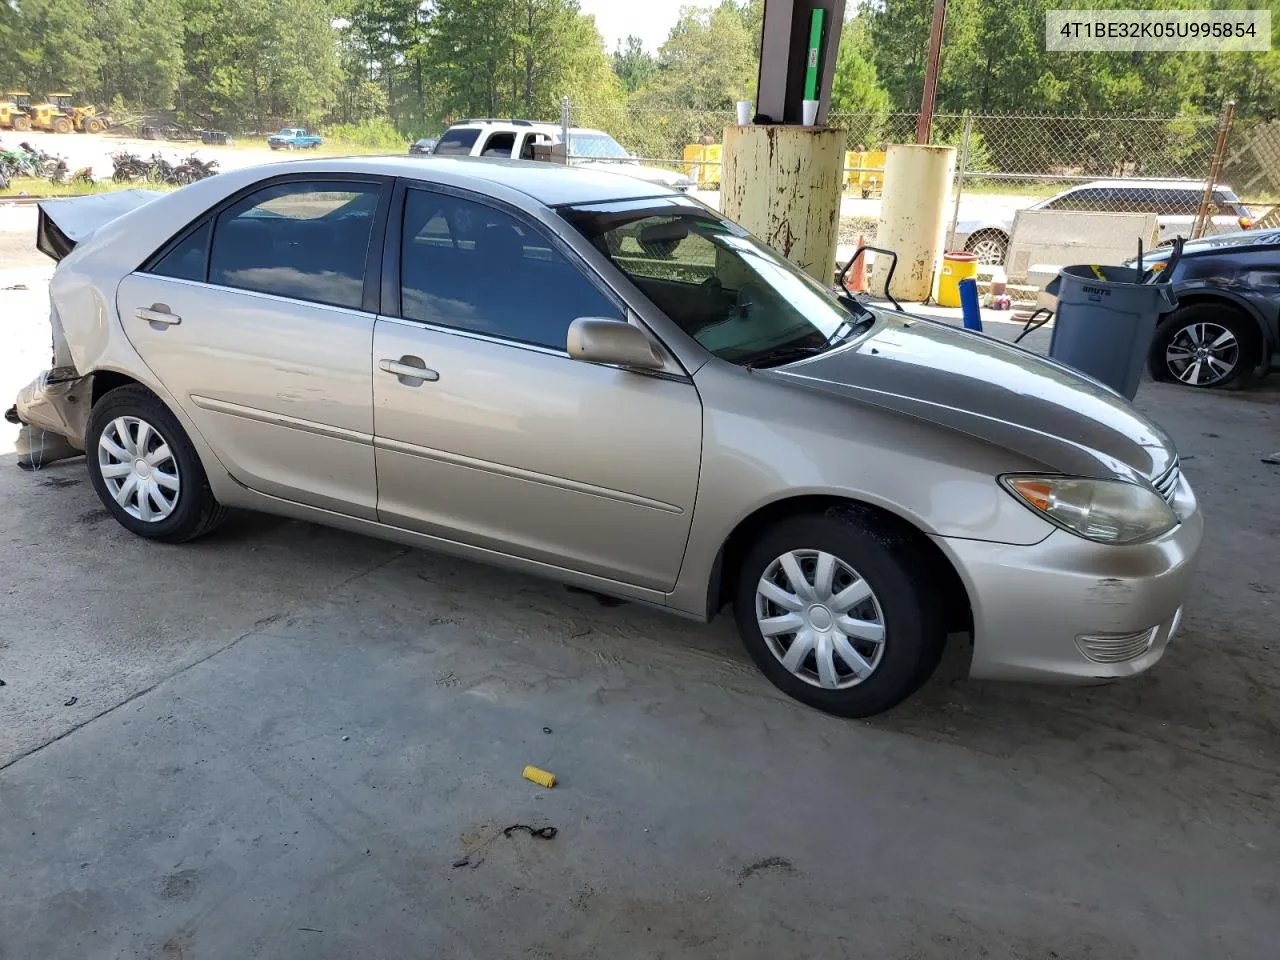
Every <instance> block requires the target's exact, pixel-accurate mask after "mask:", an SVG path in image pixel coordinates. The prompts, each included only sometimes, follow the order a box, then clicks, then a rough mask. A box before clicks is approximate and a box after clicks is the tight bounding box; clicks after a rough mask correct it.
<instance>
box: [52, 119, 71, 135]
mask: <svg viewBox="0 0 1280 960" xmlns="http://www.w3.org/2000/svg"><path fill="white" fill-rule="evenodd" d="M53 132H54V133H70V132H71V121H70V120H68V119H67V118H66V117H55V118H54V120H53Z"/></svg>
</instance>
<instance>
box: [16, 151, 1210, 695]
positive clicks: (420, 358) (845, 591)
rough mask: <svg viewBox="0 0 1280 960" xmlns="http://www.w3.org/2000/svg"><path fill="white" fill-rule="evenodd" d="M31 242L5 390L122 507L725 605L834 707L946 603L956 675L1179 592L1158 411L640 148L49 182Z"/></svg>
mask: <svg viewBox="0 0 1280 960" xmlns="http://www.w3.org/2000/svg"><path fill="white" fill-rule="evenodd" d="M135 204H136V207H135V208H134V209H132V210H130V211H129V212H127V213H124V214H122V215H118V216H117V214H118V213H119V210H120V208H121V207H122V206H129V205H135ZM40 242H41V244H42V246H43V248H44V249H46V250H47V251H49V252H51V253H53V254H54V255H55V256H62V255H64V254H65V256H64V258H63V259H62V260H61V263H60V264H59V266H58V268H57V270H56V272H55V274H54V277H53V280H52V284H51V296H52V306H53V315H52V320H53V326H54V331H55V344H54V349H55V363H56V364H57V367H56V369H55V370H54V371H51V372H50V373H48V374H46V375H44V376H43V377H42V378H41V380H39V381H37V383H35V384H33V385H32V387H30V388H28V389H27V390H26V391H24V393H23V395H22V396H21V397H20V399H19V402H18V404H17V406H16V410H15V411H14V413H15V415H16V416H17V417H18V418H19V419H21V420H22V421H24V422H26V423H28V424H33V425H38V426H39V427H42V428H44V429H48V430H53V431H55V432H58V433H60V434H62V435H63V436H65V437H66V438H67V440H68V442H69V444H71V446H72V447H77V448H81V449H83V450H84V451H85V452H86V459H87V461H88V467H89V474H90V477H91V479H92V483H93V486H94V488H95V489H96V491H97V492H98V495H99V496H100V497H101V499H102V502H103V503H104V504H105V505H106V507H107V509H108V510H110V511H111V513H112V514H114V516H115V517H116V519H117V520H119V522H120V523H121V524H123V525H124V526H125V527H127V528H128V529H129V530H131V531H133V532H134V533H137V534H139V535H140V536H143V537H149V538H152V539H155V540H161V541H165V542H179V541H185V540H190V539H192V538H193V537H197V536H200V535H201V534H203V533H206V532H208V531H209V530H210V529H212V528H213V527H214V526H215V525H216V524H217V522H218V521H219V519H220V518H221V517H222V516H223V512H224V510H225V509H226V508H228V507H239V508H247V509H251V510H261V511H265V512H270V513H277V514H283V515H285V516H289V517H295V518H298V519H301V520H308V521H313V522H317V523H324V524H332V525H334V526H337V527H342V528H345V529H348V530H353V531H357V532H361V533H367V534H370V535H373V536H379V537H386V538H389V539H393V540H397V541H400V542H403V543H407V544H412V545H415V546H421V547H425V548H429V549H434V550H441V551H446V552H449V553H452V554H455V555H457V556H460V557H466V558H469V559H473V560H481V561H485V562H492V563H499V564H504V565H506V566H508V567H511V568H514V569H516V570H520V571H524V572H528V573H533V574H538V575H542V576H546V577H550V578H554V579H556V580H560V581H562V582H564V583H567V584H571V585H574V586H576V587H579V588H585V589H587V590H591V591H595V592H598V593H602V594H609V595H613V596H616V597H622V598H626V599H628V600H633V601H637V602H641V603H647V604H651V605H653V606H657V607H661V608H664V609H667V610H670V611H672V612H674V613H678V614H683V615H685V616H687V617H692V618H694V619H697V620H709V619H710V618H711V617H713V616H714V615H715V614H716V613H717V612H718V611H720V610H721V609H722V608H723V607H725V606H727V605H731V606H732V607H733V611H734V616H735V617H736V620H737V624H738V628H739V631H740V633H741V636H742V639H743V641H744V643H745V644H746V647H747V649H748V650H749V651H750V654H751V656H752V657H753V658H754V659H755V661H756V663H758V664H759V666H760V668H761V669H762V670H763V671H764V673H765V675H766V676H767V677H768V678H769V679H770V680H771V681H772V682H773V683H774V684H776V685H777V686H778V687H779V688H781V689H782V690H784V691H785V692H786V693H788V694H790V695H791V696H793V697H795V698H797V699H799V700H802V701H804V702H805V703H808V704H811V705H813V706H815V707H818V708H820V709H823V710H827V711H830V712H832V713H836V714H842V715H846V716H867V715H870V714H875V713H878V712H880V711H883V710H885V709H887V708H889V707H891V706H893V705H894V704H896V703H898V702H899V701H900V700H902V699H903V698H904V697H906V696H908V695H909V694H911V692H912V691H914V690H915V689H916V688H917V687H919V686H920V684H921V683H923V682H924V681H925V679H926V678H928V676H929V675H930V673H931V672H932V671H933V669H934V666H935V664H936V663H937V662H938V658H939V655H940V653H941V651H942V649H943V646H944V644H945V643H946V642H947V640H948V637H949V636H951V637H953V638H954V637H957V636H961V635H965V634H968V635H971V636H972V644H973V649H972V666H971V672H972V675H973V676H975V677H995V678H1002V679H1013V680H1052V681H1066V682H1089V681H1097V680H1101V679H1111V678H1117V677H1126V676H1130V675H1133V674H1137V673H1140V672H1142V671H1143V670H1145V669H1147V668H1148V667H1150V666H1152V665H1153V664H1154V663H1155V662H1156V661H1157V660H1159V659H1160V657H1161V655H1162V654H1163V653H1164V650H1165V648H1166V645H1167V644H1168V643H1169V640H1170V638H1171V637H1172V636H1173V633H1174V631H1175V630H1176V628H1177V626H1178V621H1179V618H1180V616H1181V613H1182V606H1183V601H1184V599H1185V597H1186V595H1187V592H1188V589H1189V585H1190V580H1191V575H1192V567H1193V564H1194V560H1195V557H1196V552H1197V549H1198V547H1199V545H1200V539H1201V530H1202V523H1201V515H1200V513H1199V511H1198V509H1197V505H1196V500H1195V497H1194V495H1193V494H1192V491H1191V488H1190V486H1189V485H1188V483H1187V481H1186V480H1185V479H1184V478H1183V477H1182V476H1181V474H1180V471H1179V468H1178V458H1177V456H1176V454H1175V452H1174V447H1173V444H1172V443H1171V442H1170V440H1169V438H1168V437H1167V436H1166V435H1165V434H1164V432H1163V431H1162V430H1161V429H1160V428H1159V427H1157V426H1156V425H1155V424H1153V423H1151V422H1150V421H1149V420H1147V419H1146V418H1145V417H1143V416H1142V415H1141V414H1139V413H1137V412H1136V411H1135V410H1134V409H1133V407H1132V406H1130V405H1129V404H1128V403H1127V402H1126V401H1125V400H1124V399H1122V398H1121V397H1119V396H1118V395H1116V394H1115V393H1113V392H1111V391H1110V390H1108V389H1107V388H1105V387H1103V386H1101V385H1099V384H1097V383H1095V382H1093V381H1091V380H1088V379H1086V378H1084V377H1082V376H1080V375H1078V374H1076V373H1073V372H1072V371H1070V370H1068V369H1066V368H1064V367H1062V366H1059V365H1056V364H1054V363H1052V362H1050V361H1046V360H1043V359H1040V358H1038V357H1036V356H1033V355H1031V354H1029V353H1027V352H1024V351H1022V350H1020V349H1018V348H1016V347H1012V346H1008V345H1005V344H1003V343H999V342H996V341H994V340H991V339H987V338H985V337H982V336H979V335H974V334H971V333H967V332H965V331H962V330H958V329H955V328H952V327H949V326H946V325H942V324H938V323H933V322H930V321H928V320H925V319H921V318H917V317H913V316H909V315H904V314H898V313H894V312H884V311H880V310H877V309H868V308H866V307H863V306H860V305H859V304H858V303H856V302H855V301H853V300H850V299H842V298H837V297H836V296H835V295H833V294H832V293H831V292H830V291H829V290H828V289H827V288H826V287H824V286H823V285H821V284H819V283H816V282H814V281H813V280H811V279H810V278H809V277H808V276H806V275H805V274H803V273H801V272H800V271H799V270H797V269H796V268H795V267H793V266H792V265H791V264H790V263H788V262H787V261H786V260H785V259H783V258H782V257H780V256H779V255H777V254H776V253H774V252H773V251H772V250H770V249H769V248H768V247H766V246H764V245H763V244H761V243H760V242H758V241H757V240H755V239H753V238H752V237H751V236H750V235H748V234H747V233H746V232H745V231H744V230H742V229H741V228H740V227H738V226H737V225H735V224H733V223H731V222H729V221H727V220H725V219H723V218H721V217H719V216H718V215H717V214H715V213H713V212H712V211H710V210H708V209H707V208H706V207H704V206H702V205H701V204H699V203H698V202H696V201H695V200H692V199H689V198H687V197H684V196H682V195H680V194H677V193H674V192H671V191H667V190H664V189H662V188H660V187H655V186H654V185H653V184H648V183H644V182H641V181H639V180H635V179H632V178H629V177H623V176H617V175H612V174H607V173H600V172H595V171H584V170H577V169H565V168H563V167H560V166H557V165H552V164H539V163H521V162H518V161H491V160H473V159H461V158H435V157H433V158H427V159H409V158H407V157H406V158H377V159H375V158H359V159H342V160H338V159H325V160H312V161H294V162H289V163H283V164H275V165H271V166H267V167H259V168H256V169H245V170H237V171H233V172H229V173H223V174H220V175H219V176H217V177H213V178H211V179H209V180H205V181H202V182H200V183H196V184H194V185H192V186H189V187H185V188H184V189H182V190H178V191H176V192H173V193H169V194H165V195H162V196H159V197H155V198H153V197H151V196H149V195H145V194H141V195H134V196H133V197H132V198H115V199H112V200H104V199H103V198H98V197H95V198H89V199H86V200H69V201H60V202H54V203H48V204H46V205H45V207H44V208H43V211H42V222H41V230H40ZM67 397H71V398H72V399H73V400H75V401H77V402H75V403H72V402H69V401H68V400H67ZM32 429H34V427H33V428H32Z"/></svg>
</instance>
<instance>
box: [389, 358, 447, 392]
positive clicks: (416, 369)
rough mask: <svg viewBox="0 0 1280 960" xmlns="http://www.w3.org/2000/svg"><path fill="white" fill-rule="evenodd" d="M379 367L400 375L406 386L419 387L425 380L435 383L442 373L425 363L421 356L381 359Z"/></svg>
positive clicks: (394, 374) (393, 374) (397, 375)
mask: <svg viewBox="0 0 1280 960" xmlns="http://www.w3.org/2000/svg"><path fill="white" fill-rule="evenodd" d="M378 369H379V370H381V371H382V372H383V373H389V374H391V375H392V376H395V377H399V378H400V382H401V383H403V384H404V385H405V386H406V387H419V386H422V383H423V381H430V382H432V383H434V382H435V381H437V380H439V379H440V374H439V373H437V372H436V371H435V370H432V369H430V368H429V367H428V366H427V365H426V364H425V363H423V362H422V358H421V357H411V356H404V357H401V358H400V359H399V360H379V361H378Z"/></svg>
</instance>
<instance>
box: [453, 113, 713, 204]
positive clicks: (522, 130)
mask: <svg viewBox="0 0 1280 960" xmlns="http://www.w3.org/2000/svg"><path fill="white" fill-rule="evenodd" d="M562 139H563V136H562V131H561V129H560V126H559V125H558V124H554V123H537V122H535V121H533V120H459V121H458V122H457V123H455V124H454V125H453V126H451V127H450V128H449V129H448V130H446V131H445V134H444V136H442V137H441V138H440V140H439V141H438V142H437V143H436V146H435V149H434V150H433V151H432V154H433V155H434V156H437V157H441V156H443V157H506V158H508V159H511V160H532V159H533V148H534V147H535V146H536V145H537V144H540V143H545V144H557V143H560V142H561V140H562ZM569 155H570V157H571V162H572V164H573V166H575V167H585V168H588V169H597V170H607V171H609V172H610V173H621V174H625V175H626V176H628V177H635V178H636V179H638V180H647V181H649V182H650V183H658V184H661V185H662V186H664V187H670V188H672V189H673V190H680V191H682V192H688V191H690V190H692V189H693V188H694V186H695V184H694V182H693V180H691V179H690V178H689V177H686V176H685V175H684V174H682V173H676V172H674V171H672V170H664V169H662V168H661V167H650V166H646V165H644V164H642V163H640V161H638V160H636V159H635V158H634V157H633V156H631V154H629V153H628V152H627V151H626V149H624V148H623V146H622V144H620V143H618V141H617V140H615V139H613V137H611V136H609V134H607V133H605V132H604V131H603V130H589V129H587V128H585V127H570V128H569Z"/></svg>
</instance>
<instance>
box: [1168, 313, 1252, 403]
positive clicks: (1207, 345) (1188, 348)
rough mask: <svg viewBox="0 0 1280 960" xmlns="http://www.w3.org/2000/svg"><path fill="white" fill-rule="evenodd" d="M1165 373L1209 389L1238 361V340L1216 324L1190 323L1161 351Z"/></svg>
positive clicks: (1228, 374) (1233, 367)
mask: <svg viewBox="0 0 1280 960" xmlns="http://www.w3.org/2000/svg"><path fill="white" fill-rule="evenodd" d="M1164 359H1165V363H1167V364H1168V365H1169V371H1170V372H1171V373H1172V374H1173V375H1174V376H1175V377H1177V378H1178V379H1179V380H1181V381H1182V382H1183V383H1186V384H1190V385H1191V386H1193V387H1211V386H1213V385H1214V384H1215V383H1218V382H1219V381H1221V380H1224V379H1226V378H1227V377H1230V376H1231V374H1232V372H1233V371H1234V370H1235V368H1236V365H1237V364H1238V363H1239V362H1240V341H1238V340H1237V339H1236V335H1235V334H1234V333H1232V332H1231V331H1230V330H1228V329H1227V328H1226V327H1224V326H1221V325H1220V324H1216V323H1191V324H1188V325H1187V326H1185V327H1183V328H1182V329H1181V330H1179V331H1178V332H1177V333H1176V334H1174V337H1173V340H1172V341H1170V343H1169V346H1167V347H1165V350H1164Z"/></svg>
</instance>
